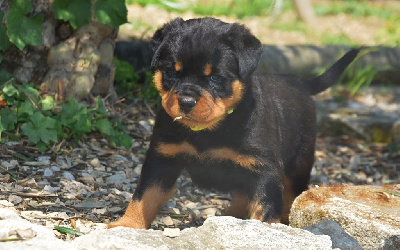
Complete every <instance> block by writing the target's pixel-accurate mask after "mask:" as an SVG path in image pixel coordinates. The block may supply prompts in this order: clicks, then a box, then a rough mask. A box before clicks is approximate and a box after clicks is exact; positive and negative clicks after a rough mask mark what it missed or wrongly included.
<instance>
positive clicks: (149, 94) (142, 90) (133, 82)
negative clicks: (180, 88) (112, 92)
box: [114, 57, 160, 101]
mask: <svg viewBox="0 0 400 250" xmlns="http://www.w3.org/2000/svg"><path fill="white" fill-rule="evenodd" d="M114 62H115V66H116V70H115V77H114V81H115V82H116V83H117V84H116V91H117V93H118V94H119V95H120V96H125V97H126V98H128V99H131V100H133V99H134V98H135V97H140V98H144V99H145V100H156V101H159V100H160V95H159V93H158V91H157V89H156V88H155V87H154V84H153V76H152V73H151V72H150V71H145V73H144V75H145V76H144V81H143V82H139V81H140V77H139V75H138V74H136V73H135V70H134V68H133V66H132V65H131V64H130V63H128V62H125V61H122V60H119V59H118V58H116V57H115V58H114Z"/></svg>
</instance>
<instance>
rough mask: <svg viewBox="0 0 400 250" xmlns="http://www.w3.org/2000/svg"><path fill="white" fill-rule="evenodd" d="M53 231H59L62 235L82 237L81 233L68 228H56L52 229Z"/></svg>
mask: <svg viewBox="0 0 400 250" xmlns="http://www.w3.org/2000/svg"><path fill="white" fill-rule="evenodd" d="M54 229H55V230H57V231H59V232H60V233H64V234H72V235H78V236H81V235H83V233H81V232H79V231H78V230H75V229H72V228H68V227H60V226H57V227H54Z"/></svg>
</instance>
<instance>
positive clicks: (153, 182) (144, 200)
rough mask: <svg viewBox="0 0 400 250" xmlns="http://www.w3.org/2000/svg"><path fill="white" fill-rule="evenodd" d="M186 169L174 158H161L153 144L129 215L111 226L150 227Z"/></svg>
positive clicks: (129, 206) (125, 215)
mask: <svg viewBox="0 0 400 250" xmlns="http://www.w3.org/2000/svg"><path fill="white" fill-rule="evenodd" d="M181 170H182V168H181V167H180V166H179V164H175V162H174V159H171V158H160V157H159V156H158V155H157V154H156V153H155V152H154V149H153V148H152V147H151V146H150V148H149V151H148V153H147V156H146V160H145V162H144V165H143V168H142V172H141V176H140V180H139V184H138V186H137V188H136V190H135V193H134V194H133V197H132V200H131V201H130V202H129V205H128V208H127V209H126V211H125V214H124V215H123V216H122V217H121V218H120V219H119V220H117V221H115V222H113V223H111V224H109V225H108V228H112V227H118V226H123V227H132V228H143V229H146V228H149V227H150V225H151V222H152V221H153V220H154V219H155V217H156V216H157V213H158V211H159V210H160V209H161V208H162V206H163V205H164V204H165V203H166V202H167V201H168V200H169V198H171V197H172V195H173V194H174V190H175V182H176V179H177V178H178V176H179V174H180V172H181Z"/></svg>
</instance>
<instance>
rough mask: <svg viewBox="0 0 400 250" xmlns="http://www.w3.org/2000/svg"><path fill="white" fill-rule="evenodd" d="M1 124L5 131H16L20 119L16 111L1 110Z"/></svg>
mask: <svg viewBox="0 0 400 250" xmlns="http://www.w3.org/2000/svg"><path fill="white" fill-rule="evenodd" d="M0 118H1V124H0V125H3V128H4V130H8V131H11V130H14V129H15V128H16V125H17V122H18V119H17V114H16V112H15V111H12V110H11V109H9V108H4V109H0Z"/></svg>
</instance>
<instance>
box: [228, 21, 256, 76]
mask: <svg viewBox="0 0 400 250" xmlns="http://www.w3.org/2000/svg"><path fill="white" fill-rule="evenodd" d="M226 39H227V40H226V42H227V43H228V45H229V46H230V47H231V48H232V49H233V51H234V52H235V53H236V57H237V60H238V63H239V74H240V77H241V78H242V80H244V79H246V78H247V77H249V76H250V75H251V74H252V73H253V72H254V70H255V69H256V67H257V65H258V61H259V60H260V57H261V53H262V51H263V49H262V45H261V42H260V41H259V40H258V39H257V38H256V37H255V36H253V35H252V34H251V32H250V30H249V29H248V28H246V27H245V26H244V25H241V24H237V23H234V24H232V25H231V28H230V29H229V31H228V35H227V37H226Z"/></svg>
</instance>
